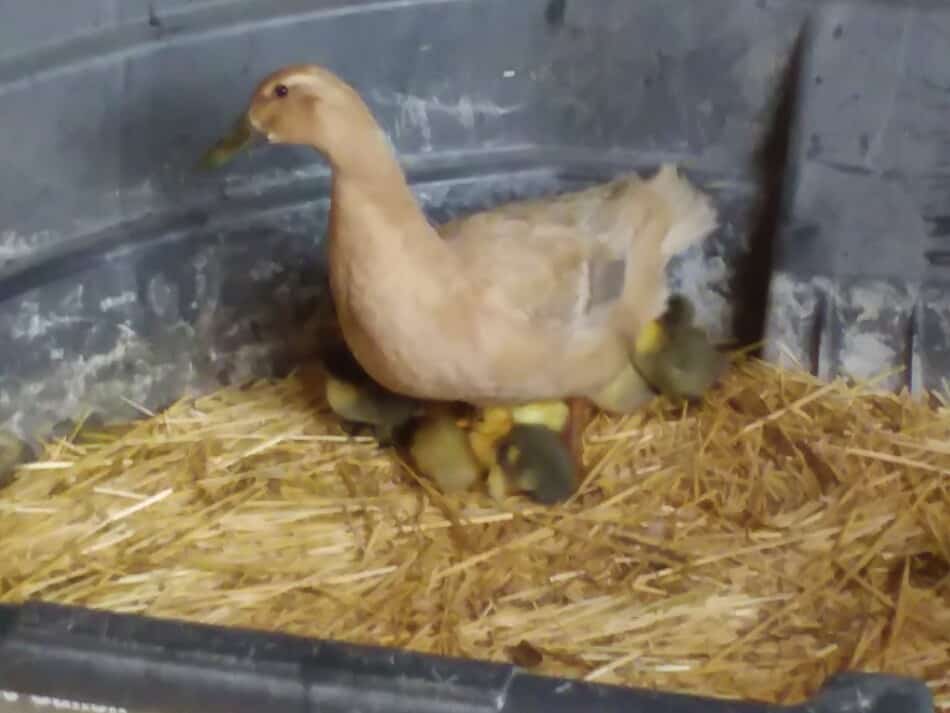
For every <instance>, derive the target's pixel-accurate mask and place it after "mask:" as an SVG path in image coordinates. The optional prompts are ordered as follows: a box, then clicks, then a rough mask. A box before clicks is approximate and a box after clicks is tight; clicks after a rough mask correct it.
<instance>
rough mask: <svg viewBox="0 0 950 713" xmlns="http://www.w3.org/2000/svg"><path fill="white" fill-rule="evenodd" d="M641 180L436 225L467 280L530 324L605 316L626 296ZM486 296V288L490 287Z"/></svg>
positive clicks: (615, 182) (619, 181)
mask: <svg viewBox="0 0 950 713" xmlns="http://www.w3.org/2000/svg"><path fill="white" fill-rule="evenodd" d="M640 184H641V181H640V179H638V178H636V177H625V178H621V179H615V180H613V181H610V182H609V183H605V184H601V185H597V186H593V187H591V188H585V189H582V190H579V191H573V192H570V193H564V194H560V195H555V196H550V197H545V198H536V199H530V200H522V201H516V202H512V203H507V204H504V205H502V206H499V207H497V208H493V209H490V210H486V211H481V212H479V213H475V214H473V215H470V216H466V217H463V218H459V219H456V220H453V221H450V222H447V223H444V224H442V225H441V226H438V231H439V234H440V235H441V236H442V237H443V238H444V239H445V240H446V241H448V242H449V244H450V245H452V248H453V251H454V252H455V253H456V254H457V255H458V256H459V257H460V259H461V260H462V261H463V264H464V265H465V269H466V271H468V272H469V274H471V275H474V276H476V278H477V279H478V281H479V282H480V283H481V284H482V285H486V286H487V285H491V288H490V289H491V290H492V291H493V292H495V293H496V294H499V295H500V296H501V297H502V298H503V299H504V300H506V301H507V302H509V303H510V304H512V305H514V306H515V307H516V308H517V309H518V310H520V311H523V312H524V313H525V314H526V315H527V316H528V317H529V318H531V319H532V320H539V319H540V320H548V319H552V320H556V321H561V322H567V321H574V320H580V319H586V318H589V317H591V316H592V315H595V314H600V313H604V312H605V311H607V310H609V309H610V306H611V305H612V304H613V303H614V302H615V301H616V300H617V299H618V298H619V297H620V296H621V294H622V292H623V283H624V276H625V272H626V261H627V259H628V256H629V254H630V250H629V245H630V242H631V240H633V239H635V232H636V225H634V224H633V222H631V215H630V210H629V209H630V205H631V201H636V200H638V198H637V197H636V196H635V191H636V190H637V188H638V186H639V185H640ZM486 289H488V288H486Z"/></svg>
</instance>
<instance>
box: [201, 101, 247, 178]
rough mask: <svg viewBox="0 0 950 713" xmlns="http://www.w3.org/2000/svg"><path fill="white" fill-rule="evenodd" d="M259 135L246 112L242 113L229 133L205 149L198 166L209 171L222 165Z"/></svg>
mask: <svg viewBox="0 0 950 713" xmlns="http://www.w3.org/2000/svg"><path fill="white" fill-rule="evenodd" d="M259 137H260V134H259V133H258V132H257V130H255V128H254V126H253V125H252V124H251V121H250V119H249V118H248V116H247V114H242V115H241V116H240V117H239V118H238V120H237V121H236V122H235V123H234V127H233V128H232V129H231V131H230V133H229V134H228V135H227V136H224V137H222V138H221V139H219V140H218V141H217V142H216V143H215V144H214V146H212V147H211V148H210V149H208V150H207V151H205V153H204V156H202V157H201V160H200V161H198V168H199V169H202V170H205V171H210V170H213V169H215V168H219V167H221V166H223V165H224V164H225V163H227V162H228V161H230V160H231V159H232V158H234V156H235V155H237V154H238V153H240V152H241V151H243V150H245V149H247V148H248V147H249V146H251V145H252V144H254V143H256V139H258V138H259Z"/></svg>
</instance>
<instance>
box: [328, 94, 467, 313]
mask: <svg viewBox="0 0 950 713" xmlns="http://www.w3.org/2000/svg"><path fill="white" fill-rule="evenodd" d="M347 133H348V136H347V138H348V140H337V141H334V142H333V149H331V150H330V151H328V152H327V159H328V160H329V162H330V164H331V166H332V168H333V189H332V196H331V203H330V234H329V245H328V247H329V254H328V257H329V261H330V264H329V267H330V275H331V286H332V287H333V291H334V295H335V298H336V299H337V300H338V301H339V303H340V305H341V306H342V307H343V308H344V309H346V308H348V306H351V305H355V304H356V303H360V304H363V303H364V302H369V301H372V300H382V301H384V302H388V301H389V300H390V299H393V298H395V297H397V296H399V297H401V298H402V299H405V298H406V296H407V295H408V294H410V293H411V294H416V293H418V294H419V295H425V299H426V300H427V301H431V300H432V299H436V297H435V295H438V294H441V293H442V292H444V285H442V286H441V287H439V286H437V285H435V284H430V283H434V282H435V280H436V278H435V277H434V275H436V274H442V275H444V274H445V271H446V270H452V269H454V268H453V267H452V266H453V265H454V259H453V255H452V253H451V251H450V250H449V249H448V247H447V246H446V245H445V243H444V242H443V241H442V239H441V238H440V236H439V234H438V233H437V232H436V230H435V229H434V228H433V227H432V226H431V225H430V223H429V221H428V219H427V218H426V216H425V214H424V213H423V212H422V209H421V208H420V206H419V204H418V202H417V201H416V198H415V195H414V194H413V192H412V191H411V190H410V188H409V184H408V182H407V180H406V176H405V174H404V173H403V170H402V167H401V166H400V165H399V161H398V160H397V157H396V154H395V151H394V150H393V148H392V147H391V145H390V143H389V141H388V139H387V137H386V135H385V134H384V133H383V131H382V129H381V128H379V126H378V125H377V124H376V122H375V120H373V119H372V117H371V116H370V115H369V111H368V110H366V113H365V116H360V115H357V116H354V117H353V123H352V124H351V127H350V128H349V129H348V130H347ZM339 138H342V137H338V139H339ZM336 149H339V150H336ZM393 293H395V294H393ZM363 307H367V305H366V304H363ZM363 311H364V312H365V311H366V310H363Z"/></svg>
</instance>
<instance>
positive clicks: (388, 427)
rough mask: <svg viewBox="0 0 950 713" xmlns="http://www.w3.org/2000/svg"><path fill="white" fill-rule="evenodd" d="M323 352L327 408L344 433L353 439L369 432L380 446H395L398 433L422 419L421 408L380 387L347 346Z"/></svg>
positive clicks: (337, 346)
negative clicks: (412, 421)
mask: <svg viewBox="0 0 950 713" xmlns="http://www.w3.org/2000/svg"><path fill="white" fill-rule="evenodd" d="M321 351H322V353H321V361H322V363H323V366H324V370H325V371H326V400H327V404H328V405H329V406H330V409H331V410H332V411H333V412H334V413H335V414H336V415H337V416H339V417H340V418H341V419H342V420H343V429H344V431H346V432H347V433H349V434H351V435H352V434H356V433H359V432H360V431H361V430H362V429H363V428H368V429H369V430H370V431H371V432H372V433H373V435H374V436H375V438H376V440H377V441H378V443H379V445H380V446H382V447H388V446H391V445H394V442H395V436H396V432H397V431H398V429H400V428H401V427H404V426H406V425H407V424H408V423H409V422H410V421H411V420H412V419H413V417H415V416H417V415H419V413H420V412H421V410H422V404H421V403H420V402H418V401H416V400H415V399H411V398H408V397H405V396H402V395H400V394H394V393H392V392H390V391H388V390H386V389H384V388H383V387H381V386H379V385H378V384H377V383H376V382H375V381H373V379H372V378H371V377H370V376H369V375H368V374H367V373H366V372H365V371H364V370H363V368H362V367H361V366H360V364H359V362H358V361H356V359H355V358H354V357H353V355H352V353H351V352H350V351H349V349H348V348H347V347H346V345H345V344H331V345H329V346H326V347H324V348H323V349H322V350H321Z"/></svg>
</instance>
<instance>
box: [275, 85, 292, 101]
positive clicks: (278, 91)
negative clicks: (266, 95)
mask: <svg viewBox="0 0 950 713" xmlns="http://www.w3.org/2000/svg"><path fill="white" fill-rule="evenodd" d="M289 91H290V90H289V89H287V85H286V84H278V85H277V86H276V87H274V95H275V96H276V97H278V98H281V99H282V98H284V97H285V96H287V92H289Z"/></svg>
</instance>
